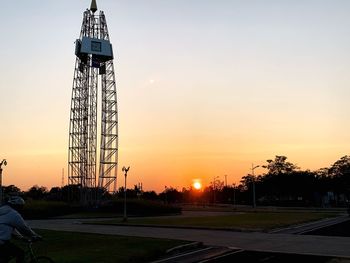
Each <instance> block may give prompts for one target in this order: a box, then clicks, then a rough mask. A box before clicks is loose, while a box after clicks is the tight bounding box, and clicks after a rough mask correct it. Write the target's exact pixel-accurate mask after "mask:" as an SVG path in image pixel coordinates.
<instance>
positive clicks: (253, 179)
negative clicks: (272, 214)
mask: <svg viewBox="0 0 350 263" xmlns="http://www.w3.org/2000/svg"><path fill="white" fill-rule="evenodd" d="M258 167H260V165H256V166H254V164H252V177H253V178H252V181H253V208H255V207H256V202H255V175H254V170H255V169H256V168H258Z"/></svg>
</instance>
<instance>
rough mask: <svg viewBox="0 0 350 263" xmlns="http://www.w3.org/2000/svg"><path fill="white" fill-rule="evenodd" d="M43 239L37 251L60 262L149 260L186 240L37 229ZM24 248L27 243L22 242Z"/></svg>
mask: <svg viewBox="0 0 350 263" xmlns="http://www.w3.org/2000/svg"><path fill="white" fill-rule="evenodd" d="M36 232H38V233H39V234H40V235H42V236H43V237H44V241H41V242H37V243H35V244H33V249H34V251H35V254H36V255H41V256H49V257H51V258H52V259H53V260H54V261H55V262H59V263H68V262H69V263H82V262H84V263H86V262H95V263H97V262H106V263H108V262H113V263H115V262H118V263H123V262H148V261H149V260H152V259H156V258H158V257H160V256H161V255H163V254H164V253H165V251H166V250H167V249H169V248H172V247H175V246H178V245H181V244H185V243H187V242H186V241H179V240H168V239H155V238H141V237H140V238H139V237H124V236H110V235H99V234H85V233H72V232H59V231H49V230H36ZM19 244H20V245H21V246H22V247H23V248H25V244H23V243H19Z"/></svg>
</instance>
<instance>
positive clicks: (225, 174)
mask: <svg viewBox="0 0 350 263" xmlns="http://www.w3.org/2000/svg"><path fill="white" fill-rule="evenodd" d="M225 187H227V174H225Z"/></svg>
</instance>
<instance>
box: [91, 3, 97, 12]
mask: <svg viewBox="0 0 350 263" xmlns="http://www.w3.org/2000/svg"><path fill="white" fill-rule="evenodd" d="M90 10H91V11H92V13H95V12H96V11H97V4H96V0H92V1H91V5H90Z"/></svg>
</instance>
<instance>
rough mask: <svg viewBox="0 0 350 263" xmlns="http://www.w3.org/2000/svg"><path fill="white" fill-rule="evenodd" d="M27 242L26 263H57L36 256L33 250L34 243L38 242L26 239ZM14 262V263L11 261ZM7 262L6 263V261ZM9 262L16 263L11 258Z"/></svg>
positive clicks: (44, 257)
mask: <svg viewBox="0 0 350 263" xmlns="http://www.w3.org/2000/svg"><path fill="white" fill-rule="evenodd" d="M23 241H25V242H27V250H26V251H25V262H28V263H55V262H54V261H53V260H52V259H51V258H49V257H46V256H36V255H35V253H34V250H33V248H32V244H33V242H35V241H36V240H31V239H24V240H23ZM11 260H12V261H11ZM5 262H6V261H5ZM8 262H14V261H13V259H12V258H11V259H10V261H8Z"/></svg>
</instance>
